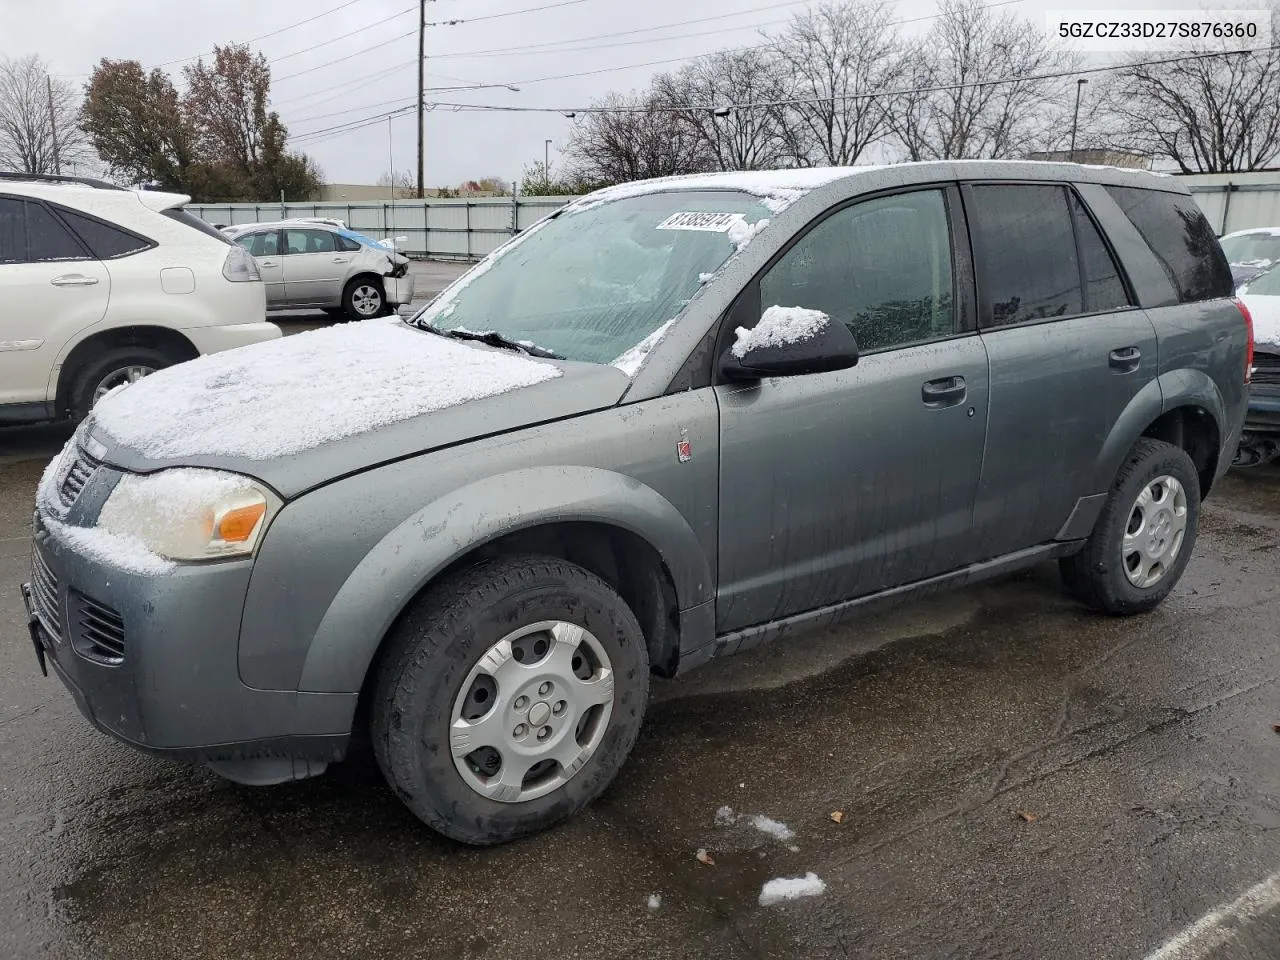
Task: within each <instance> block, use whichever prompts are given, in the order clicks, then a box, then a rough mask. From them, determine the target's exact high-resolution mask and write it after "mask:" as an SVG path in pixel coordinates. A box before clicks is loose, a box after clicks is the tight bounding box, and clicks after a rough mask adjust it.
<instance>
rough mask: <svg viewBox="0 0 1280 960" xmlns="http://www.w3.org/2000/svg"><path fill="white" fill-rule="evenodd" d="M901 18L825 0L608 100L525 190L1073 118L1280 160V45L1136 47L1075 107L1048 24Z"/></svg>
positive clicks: (1154, 153) (1103, 130)
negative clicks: (1183, 53) (907, 21)
mask: <svg viewBox="0 0 1280 960" xmlns="http://www.w3.org/2000/svg"><path fill="white" fill-rule="evenodd" d="M1273 24H1274V27H1273V29H1280V15H1277V16H1275V17H1273ZM902 26H903V23H902V21H897V20H895V18H894V9H893V6H892V5H891V4H888V3H885V4H881V5H872V4H867V3H858V2H833V0H828V2H826V3H823V4H821V5H820V6H818V7H816V8H811V9H809V10H807V11H805V12H802V13H799V14H797V15H796V16H795V17H794V18H793V19H792V20H791V22H790V23H789V24H788V25H787V26H786V27H785V28H784V29H783V30H782V31H781V32H779V33H777V34H775V35H766V36H765V37H764V40H763V42H761V43H757V44H753V45H750V46H747V47H742V48H736V49H725V50H721V51H718V52H715V53H711V54H709V55H707V56H704V57H700V58H698V59H695V60H692V61H690V62H689V63H687V64H685V65H684V66H682V67H681V68H679V69H678V70H675V71H672V72H667V73H659V74H657V75H656V76H654V77H653V79H652V81H651V82H650V84H649V86H648V88H647V89H644V90H642V91H638V92H631V93H621V92H611V93H608V94H606V95H605V96H603V97H602V98H600V99H599V100H597V101H596V102H595V103H594V104H593V105H592V106H593V108H596V109H593V110H592V111H591V112H587V113H584V114H582V115H580V116H577V117H575V118H574V124H573V128H572V131H571V134H570V137H569V141H568V144H567V146H566V149H565V151H564V153H565V157H566V164H565V169H564V170H562V171H561V173H560V175H559V176H557V177H556V178H554V179H553V178H551V177H550V176H548V171H545V170H543V169H542V165H541V164H534V165H533V166H532V167H530V168H527V169H526V176H525V186H526V189H527V192H532V193H559V192H565V193H580V192H582V191H583V190H584V189H587V188H590V187H594V186H599V185H606V184H612V183H619V182H623V181H627V180H635V179H641V178H646V177H660V176H671V175H675V174H683V173H698V172H708V171H715V170H761V169H769V168H775V167H809V166H820V165H829V164H840V165H842V164H854V163H867V162H873V161H874V162H883V161H894V160H950V159H1017V158H1024V157H1027V156H1028V155H1032V154H1044V153H1055V152H1060V151H1065V150H1066V149H1067V148H1068V145H1069V143H1070V140H1071V137H1072V131H1073V125H1074V126H1075V127H1076V145H1077V148H1078V149H1083V150H1091V149H1094V150H1096V149H1105V150H1108V151H1123V152H1126V153H1132V154H1137V155H1141V156H1144V157H1147V158H1149V160H1150V161H1151V162H1152V163H1153V164H1154V165H1156V166H1160V167H1166V166H1173V167H1175V168H1176V169H1177V170H1179V171H1180V172H1182V173H1202V172H1205V173H1207V172H1234V171H1244V170H1257V169H1261V168H1264V167H1266V166H1268V165H1270V164H1272V163H1274V162H1275V161H1276V158H1277V154H1280V97H1277V96H1276V90H1277V88H1278V86H1277V81H1280V51H1277V50H1274V49H1272V50H1264V51H1262V52H1258V53H1247V54H1243V53H1234V54H1231V55H1229V56H1221V57H1211V58H1204V59H1198V60H1183V61H1181V62H1176V63H1163V64H1148V63H1146V62H1145V61H1144V59H1143V58H1142V57H1138V56H1132V57H1129V58H1128V59H1126V60H1125V61H1123V62H1122V64H1121V65H1120V66H1119V68H1118V69H1116V70H1113V71H1108V72H1106V73H1090V74H1089V77H1088V79H1089V85H1088V87H1087V88H1085V89H1086V90H1087V94H1086V95H1085V96H1084V98H1083V105H1082V106H1081V108H1080V111H1079V116H1078V118H1076V117H1075V111H1076V95H1077V92H1078V88H1077V80H1078V79H1079V77H1078V76H1075V75H1073V71H1078V70H1080V69H1081V67H1082V60H1081V58H1080V57H1079V56H1078V55H1075V54H1073V53H1071V52H1068V51H1065V50H1062V49H1060V48H1055V47H1052V46H1050V45H1049V44H1048V42H1047V38H1046V36H1045V31H1044V27H1043V25H1042V24H1040V23H1038V22H1032V21H1031V20H1028V19H1026V18H1023V17H1019V16H1018V15H1016V14H1014V13H1011V12H1008V11H998V10H994V9H992V8H991V7H989V6H987V5H985V4H984V3H983V2H982V0H942V2H941V3H940V4H939V8H938V14H937V16H936V17H934V18H932V23H931V25H930V26H929V28H928V29H927V30H926V31H925V32H924V33H923V34H921V35H919V36H916V37H908V36H906V35H905V34H904V33H903V31H902ZM1266 43H1267V41H1265V40H1262V41H1259V46H1265V45H1266ZM1270 45H1271V46H1273V47H1274V46H1276V45H1277V39H1271V40H1270ZM1211 49H1212V48H1209V47H1204V48H1202V50H1201V51H1200V52H1211ZM1170 56H1171V54H1168V53H1165V54H1157V55H1154V56H1150V55H1149V56H1148V58H1147V59H1157V58H1164V59H1167V58H1169V57H1170ZM992 80H1001V81H1007V82H1000V83H990V82H989V81H992Z"/></svg>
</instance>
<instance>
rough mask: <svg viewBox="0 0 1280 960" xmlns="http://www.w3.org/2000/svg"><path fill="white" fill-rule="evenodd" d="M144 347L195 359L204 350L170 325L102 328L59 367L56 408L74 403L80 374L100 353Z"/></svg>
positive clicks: (179, 361) (84, 340)
mask: <svg viewBox="0 0 1280 960" xmlns="http://www.w3.org/2000/svg"><path fill="white" fill-rule="evenodd" d="M128 346H140V347H151V348H153V349H159V350H165V351H166V352H169V353H171V354H172V355H173V356H175V357H177V358H179V359H178V360H177V361H175V362H178V363H181V362H182V361H185V360H194V359H195V358H196V357H198V356H200V351H199V350H198V349H197V348H196V345H195V344H194V343H192V342H191V340H190V339H188V338H187V337H186V336H185V335H184V334H182V333H181V332H179V331H177V330H173V329H170V328H169V327H158V326H151V325H147V324H139V325H135V326H127V327H111V328H110V329H107V330H99V331H97V332H96V333H92V334H90V335H89V336H87V337H85V338H84V339H83V340H81V341H80V342H78V343H77V344H76V345H75V346H74V347H72V348H71V351H70V352H69V353H68V354H67V355H66V357H65V358H64V359H63V361H62V363H61V365H60V367H59V370H58V382H57V388H56V389H55V391H54V404H55V409H56V410H57V411H58V413H59V415H62V414H63V413H65V412H66V410H67V408H68V406H69V404H70V402H71V387H72V385H73V384H74V382H75V378H76V375H77V374H78V373H79V372H80V370H81V369H82V368H83V366H84V365H85V364H86V363H88V362H90V361H91V360H92V359H93V357H94V356H95V355H96V354H99V353H102V352H103V351H105V350H114V349H115V348H117V347H128Z"/></svg>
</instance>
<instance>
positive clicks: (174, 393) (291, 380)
mask: <svg viewBox="0 0 1280 960" xmlns="http://www.w3.org/2000/svg"><path fill="white" fill-rule="evenodd" d="M560 375H561V371H560V369H559V368H558V367H556V366H554V365H552V364H550V363H545V362H542V361H539V360H534V359H531V358H529V357H523V356H517V355H514V354H508V353H503V352H500V351H498V350H494V349H489V348H486V347H481V346H472V345H469V344H464V343H459V342H455V341H451V340H446V339H444V338H442V337H438V336H436V335H434V334H430V333H425V332H423V331H420V330H414V329H412V328H410V327H406V326H403V325H401V324H385V323H372V322H367V321H366V322H361V323H351V324H343V325H342V326H338V327H329V328H327V329H324V330H314V331H311V332H309V333H301V334H298V335H296V336H292V337H283V338H281V339H279V340H270V341H267V342H266V343H261V344H255V345H254V346H251V347H241V348H239V349H235V350H227V351H225V352H223V353H215V354H210V355H208V356H203V357H200V358H198V359H196V360H192V361H190V362H188V363H183V364H179V365H178V366H176V367H170V368H168V369H166V370H161V371H159V372H157V373H154V374H152V375H151V376H149V377H147V378H146V379H144V380H139V381H138V382H137V383H134V384H131V385H130V386H129V387H128V388H127V389H126V390H122V391H121V392H120V393H117V394H114V395H112V396H111V397H108V398H104V400H102V401H101V402H100V403H99V404H98V405H97V406H96V407H95V408H94V412H93V419H94V422H95V424H96V426H97V427H99V428H101V429H102V430H103V431H104V432H105V433H107V434H110V435H111V436H112V437H113V438H115V439H116V440H117V441H119V442H121V443H123V444H126V445H128V446H130V447H133V448H134V449H136V450H138V451H140V452H141V453H143V454H145V455H147V456H151V457H185V456H199V455H221V456H232V457H245V458H248V459H250V460H267V459H271V458H274V457H281V456H288V455H290V454H294V453H299V452H300V451H302V450H307V449H310V448H312V447H317V446H320V445H321V444H324V443H329V442H331V441H334V440H341V439H343V438H345V437H350V436H355V435H357V434H361V433H367V432H368V431H370V430H376V429H377V428H379V427H384V426H386V425H388V424H391V423H396V422H399V421H402V420H408V419H410V418H412V417H416V416H420V415H421V414H425V413H432V412H434V411H437V410H443V409H445V408H447V407H452V406H456V405H458V404H461V403H466V402H467V401H469V400H478V399H481V398H484V397H491V396H496V395H498V394H502V393H506V392H508V391H511V390H516V389H519V388H521V387H528V386H533V385H534V384H537V383H541V382H543V381H545V380H550V379H553V378H555V377H558V376H560Z"/></svg>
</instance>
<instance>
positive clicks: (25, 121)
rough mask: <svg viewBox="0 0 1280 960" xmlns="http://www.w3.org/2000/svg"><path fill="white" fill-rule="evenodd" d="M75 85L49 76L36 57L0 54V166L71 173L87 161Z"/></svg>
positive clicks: (35, 171)
mask: <svg viewBox="0 0 1280 960" xmlns="http://www.w3.org/2000/svg"><path fill="white" fill-rule="evenodd" d="M79 113H80V96H79V94H78V93H77V92H76V89H75V87H73V86H72V85H71V84H69V83H67V82H66V81H65V80H60V79H57V78H55V77H53V76H51V75H50V74H49V71H48V70H47V69H46V68H45V65H44V61H43V60H41V59H40V58H39V57H37V56H34V55H33V56H29V57H21V58H19V59H16V60H10V59H6V58H0V168H4V169H8V170H18V171H21V172H22V173H59V172H67V171H70V170H71V169H72V168H73V167H74V165H75V164H77V163H83V162H84V161H85V160H86V159H88V154H87V151H86V141H85V136H84V133H83V132H82V131H81V130H80V127H79V124H78V120H79Z"/></svg>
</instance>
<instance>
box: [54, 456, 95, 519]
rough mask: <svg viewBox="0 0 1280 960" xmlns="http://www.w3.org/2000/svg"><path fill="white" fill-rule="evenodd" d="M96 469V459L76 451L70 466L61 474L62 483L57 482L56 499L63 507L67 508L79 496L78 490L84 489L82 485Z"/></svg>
mask: <svg viewBox="0 0 1280 960" xmlns="http://www.w3.org/2000/svg"><path fill="white" fill-rule="evenodd" d="M97 469H98V464H97V462H96V461H94V460H92V459H91V458H90V457H89V456H88V455H87V454H85V453H84V452H83V451H81V450H77V451H76V458H75V459H74V460H72V461H71V466H70V467H68V468H67V472H66V473H65V474H63V477H62V483H60V484H58V499H59V500H61V501H62V505H63V506H64V507H68V508H69V507H70V506H71V505H72V504H73V503H75V502H76V498H77V497H78V496H80V491H82V490H83V489H84V485H85V484H86V483H88V482H89V478H90V477H92V476H93V471H95V470H97Z"/></svg>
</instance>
